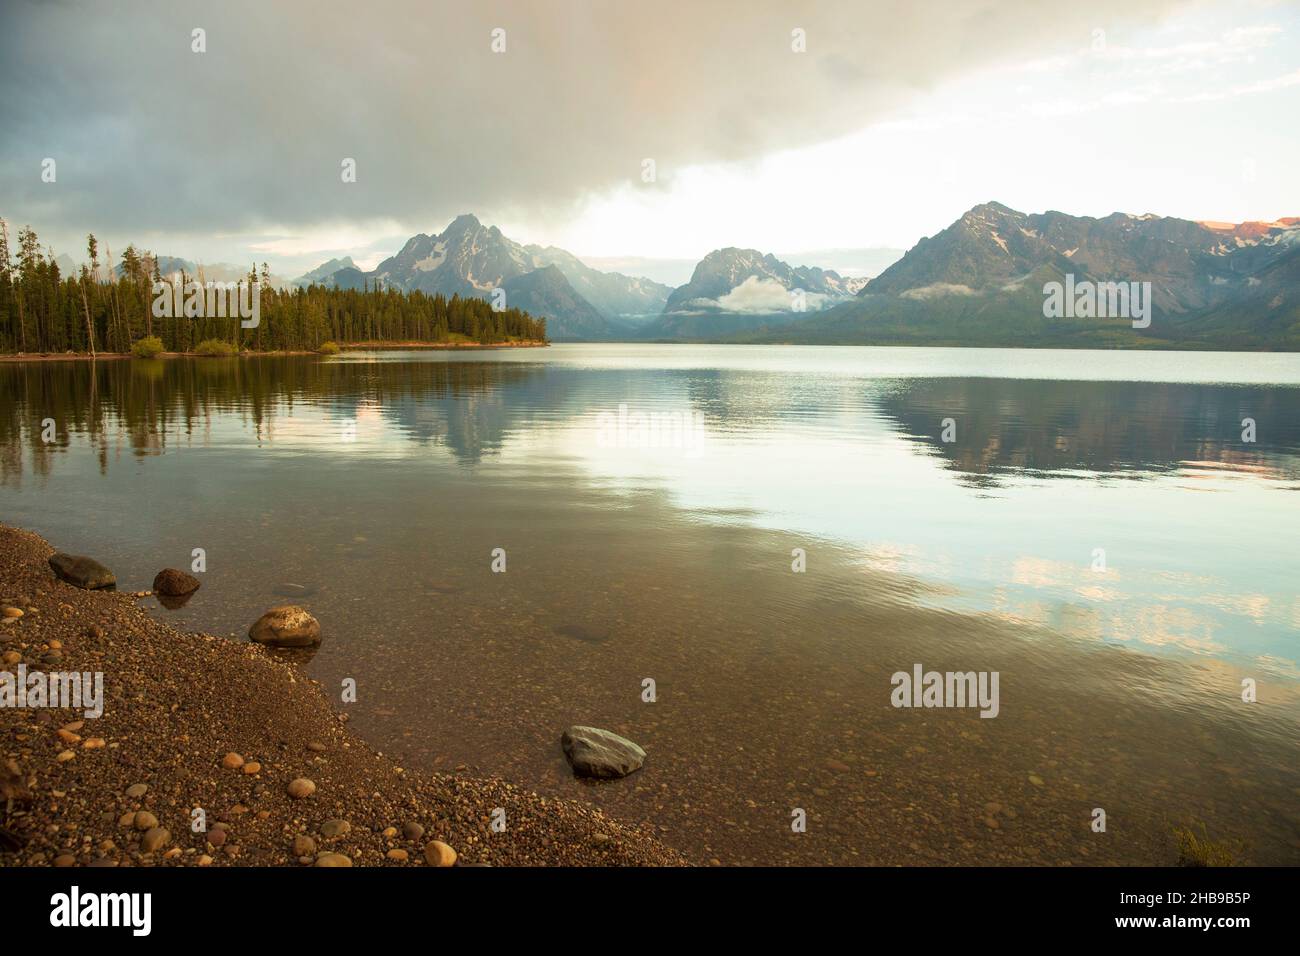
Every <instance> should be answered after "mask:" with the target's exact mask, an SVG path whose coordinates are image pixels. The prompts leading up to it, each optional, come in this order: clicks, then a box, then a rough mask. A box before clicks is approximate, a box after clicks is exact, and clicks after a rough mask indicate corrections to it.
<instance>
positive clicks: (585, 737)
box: [560, 727, 645, 780]
mask: <svg viewBox="0 0 1300 956" xmlns="http://www.w3.org/2000/svg"><path fill="white" fill-rule="evenodd" d="M560 746H561V747H563V748H564V756H566V757H568V758H569V763H570V765H571V766H572V767H573V772H574V773H576V774H577V775H578V776H580V777H597V778H600V779H602V780H609V779H612V778H615V777H626V776H627V775H628V774H630V773H632V772H633V771H635V770H640V769H641V765H642V764H644V763H645V751H644V750H642V749H641V748H640V747H638V746H637V745H636V744H634V743H632V741H630V740H628V739H627V738H625V737H620V736H619V735H618V734H615V733H610V732H609V731H608V730H600V729H599V728H597V727H570V728H569V729H568V730H566V731H565V732H564V735H563V736H562V737H560Z"/></svg>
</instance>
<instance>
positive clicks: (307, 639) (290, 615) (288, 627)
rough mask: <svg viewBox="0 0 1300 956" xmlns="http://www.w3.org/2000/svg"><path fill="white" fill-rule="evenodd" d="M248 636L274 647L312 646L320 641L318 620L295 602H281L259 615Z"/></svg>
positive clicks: (259, 642)
mask: <svg viewBox="0 0 1300 956" xmlns="http://www.w3.org/2000/svg"><path fill="white" fill-rule="evenodd" d="M248 636H249V638H250V639H251V640H254V641H256V642H257V643H258V644H271V645H273V646H275V647H314V646H315V645H317V644H319V643H320V622H319V621H317V620H316V619H315V618H314V617H312V616H311V615H310V614H308V613H307V611H306V610H304V609H303V608H300V607H298V605H296V604H281V605H280V606H279V607H273V608H271V610H269V611H267V612H266V613H265V614H263V615H262V616H261V617H259V618H258V619H257V621H256V622H255V623H254V624H253V626H252V627H250V628H249V629H248Z"/></svg>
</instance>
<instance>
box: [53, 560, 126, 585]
mask: <svg viewBox="0 0 1300 956" xmlns="http://www.w3.org/2000/svg"><path fill="white" fill-rule="evenodd" d="M50 568H51V569H52V570H53V571H54V573H55V574H56V575H57V576H58V577H59V579H60V580H61V581H67V582H68V583H69V584H72V585H75V586H77V587H79V588H85V589H86V590H87V591H98V590H99V589H101V588H112V587H116V586H117V578H115V577H114V576H113V572H112V571H110V570H108V568H106V567H104V566H103V565H102V564H100V563H99V562H98V561H96V560H95V559H94V558H87V557H85V556H84V555H80V554H64V553H62V552H60V553H58V554H53V555H50Z"/></svg>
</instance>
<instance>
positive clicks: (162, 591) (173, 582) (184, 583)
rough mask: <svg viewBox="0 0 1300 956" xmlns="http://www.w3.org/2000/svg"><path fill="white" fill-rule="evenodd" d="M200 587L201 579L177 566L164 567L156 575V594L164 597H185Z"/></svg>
mask: <svg viewBox="0 0 1300 956" xmlns="http://www.w3.org/2000/svg"><path fill="white" fill-rule="evenodd" d="M198 589H199V579H198V578H196V577H195V576H194V575H192V574H186V573H185V572H184V571H177V570H176V569H175V568H163V569H162V570H161V571H159V572H158V574H157V575H155V576H154V579H153V591H154V594H158V595H161V596H163V597H185V596H186V595H189V594H193V593H194V592H195V591H197V590H198Z"/></svg>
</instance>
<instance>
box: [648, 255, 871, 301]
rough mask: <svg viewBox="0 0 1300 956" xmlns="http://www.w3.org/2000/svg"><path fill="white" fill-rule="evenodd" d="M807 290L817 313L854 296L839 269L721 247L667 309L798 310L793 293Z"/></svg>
mask: <svg viewBox="0 0 1300 956" xmlns="http://www.w3.org/2000/svg"><path fill="white" fill-rule="evenodd" d="M795 290H803V293H804V308H806V309H807V310H808V311H815V310H818V309H821V308H824V307H826V306H827V305H828V304H830V303H832V302H834V301H835V300H838V299H845V298H848V297H849V296H851V295H853V292H852V291H850V283H849V282H848V281H846V280H845V279H844V278H843V277H842V276H840V275H839V273H836V272H827V271H825V270H823V269H817V268H810V267H808V266H799V267H798V268H796V267H794V266H791V265H789V264H788V263H785V262H782V261H781V260H780V259H778V258H776V256H773V255H770V254H769V255H764V254H763V253H761V252H759V251H758V250H757V249H737V248H735V247H734V246H733V247H730V248H727V249H717V250H715V251H713V252H710V253H709V254H708V255H707V256H705V257H704V258H703V259H701V260H700V262H699V264H698V265H697V266H696V267H695V273H694V274H693V275H692V276H691V281H690V282H688V283H686V285H684V286H681V287H679V288H677V289H674V290H673V293H672V295H670V296H669V297H668V301H667V302H666V303H665V304H664V312H665V313H670V312H685V313H731V314H734V313H742V314H743V313H776V312H794V311H796V309H795V306H794V302H795V297H794V296H792V295H791V292H793V291H795Z"/></svg>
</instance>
